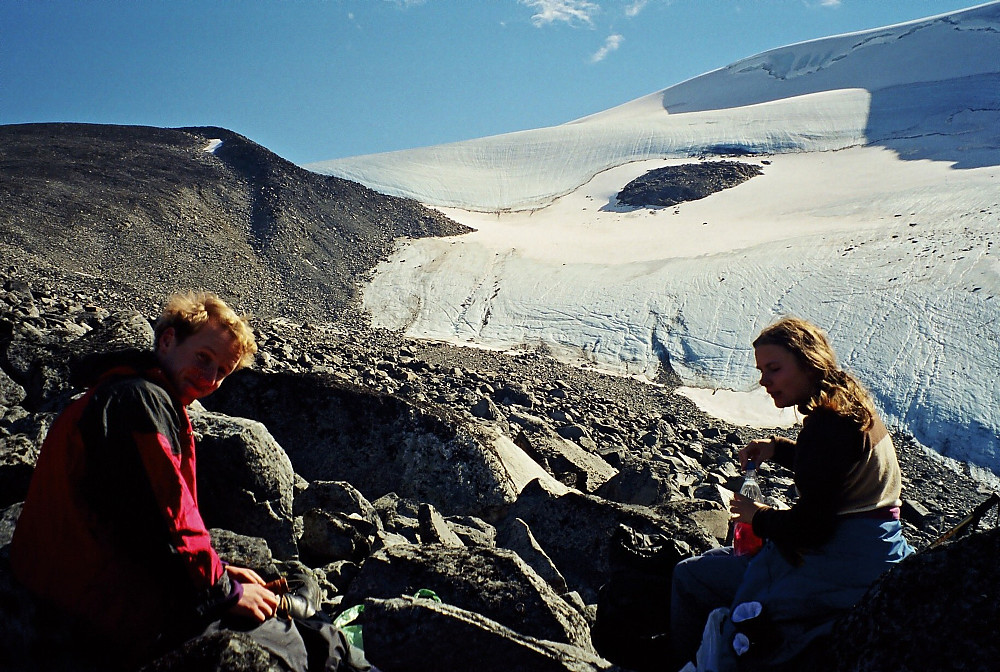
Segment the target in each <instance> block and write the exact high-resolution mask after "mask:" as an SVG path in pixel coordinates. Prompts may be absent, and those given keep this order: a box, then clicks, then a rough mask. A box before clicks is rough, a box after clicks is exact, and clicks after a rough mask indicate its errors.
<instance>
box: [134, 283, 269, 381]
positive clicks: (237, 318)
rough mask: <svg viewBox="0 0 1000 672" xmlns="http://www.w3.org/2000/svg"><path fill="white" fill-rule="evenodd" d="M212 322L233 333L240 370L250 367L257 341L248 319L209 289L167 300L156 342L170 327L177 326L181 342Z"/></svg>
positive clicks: (157, 325)
mask: <svg viewBox="0 0 1000 672" xmlns="http://www.w3.org/2000/svg"><path fill="white" fill-rule="evenodd" d="M209 321H214V322H215V323H217V324H220V325H222V326H223V327H225V328H226V329H228V330H229V332H230V333H231V334H232V335H233V338H234V339H235V343H236V347H237V356H238V361H237V364H236V368H237V369H242V368H243V367H245V366H249V365H250V364H251V363H252V362H253V359H254V355H256V354H257V340H256V339H255V338H254V335H253V330H252V329H251V328H250V324H249V322H248V318H247V317H246V316H243V315H237V314H236V311H234V310H233V309H232V308H230V307H229V306H228V305H227V304H226V302H225V301H223V300H222V299H220V298H219V297H218V296H217V295H216V294H214V293H212V292H206V291H200V292H195V291H187V292H178V293H177V294H174V295H172V296H170V297H169V298H168V299H167V302H166V305H164V307H163V311H162V312H161V313H160V317H159V319H158V320H157V321H156V327H155V328H154V333H155V336H156V340H155V343H157V344H158V343H159V342H160V336H161V335H162V334H163V332H164V331H166V330H167V329H170V328H173V330H174V333H175V334H176V336H177V341H178V342H181V341H183V340H184V339H186V338H187V337H188V336H191V335H192V334H195V333H197V332H198V331H200V330H201V328H202V327H204V326H205V325H206V324H208V323H209Z"/></svg>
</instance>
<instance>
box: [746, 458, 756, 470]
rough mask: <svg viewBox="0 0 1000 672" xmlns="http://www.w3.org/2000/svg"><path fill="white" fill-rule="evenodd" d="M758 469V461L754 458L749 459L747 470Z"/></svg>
mask: <svg viewBox="0 0 1000 672" xmlns="http://www.w3.org/2000/svg"><path fill="white" fill-rule="evenodd" d="M756 469H757V463H756V462H754V461H753V460H748V461H747V471H754V470H756Z"/></svg>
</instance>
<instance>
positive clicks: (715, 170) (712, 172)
mask: <svg viewBox="0 0 1000 672" xmlns="http://www.w3.org/2000/svg"><path fill="white" fill-rule="evenodd" d="M763 172H764V171H763V170H762V169H761V167H760V166H758V165H754V164H749V163H739V162H737V161H707V162H702V163H686V164H684V165H681V166H666V167H665V168H657V169H656V170H651V171H649V172H648V173H646V174H645V175H642V176H640V177H637V178H635V179H634V180H632V181H631V182H629V183H628V184H626V185H625V188H623V189H622V190H621V191H619V192H618V202H619V203H622V204H624V205H631V206H634V207H637V208H641V207H649V206H661V207H662V206H669V205H677V204H678V203H683V202H685V201H696V200H698V199H699V198H705V197H706V196H708V195H710V194H714V193H715V192H717V191H722V190H723V189H728V188H729V187H735V186H736V185H738V184H742V183H743V182H746V181H747V180H749V179H750V178H751V177H755V176H757V175H762V174H763Z"/></svg>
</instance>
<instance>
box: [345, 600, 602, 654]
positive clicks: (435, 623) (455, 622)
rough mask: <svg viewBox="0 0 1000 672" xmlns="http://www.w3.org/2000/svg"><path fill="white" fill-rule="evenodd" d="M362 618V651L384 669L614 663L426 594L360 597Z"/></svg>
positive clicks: (584, 650)
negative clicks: (439, 601) (537, 637)
mask: <svg viewBox="0 0 1000 672" xmlns="http://www.w3.org/2000/svg"><path fill="white" fill-rule="evenodd" d="M362 623H363V625H362V627H363V629H364V637H365V652H366V657H367V658H368V659H369V660H370V661H371V662H372V663H373V664H374V665H376V666H377V667H379V668H380V669H384V670H407V671H409V672H441V670H449V671H454V672H511V670H530V671H531V672H598V671H602V670H603V671H609V672H610V671H611V670H616V669H618V668H616V667H615V666H613V665H612V664H611V663H609V662H608V661H606V660H604V659H602V658H600V657H599V656H597V655H596V654H594V653H593V652H591V651H589V650H587V649H584V648H579V647H575V646H570V645H567V644H563V643H557V642H550V641H544V640H541V639H536V638H533V637H526V636H524V635H523V634H522V633H519V632H518V631H516V630H514V629H512V628H508V627H505V626H504V625H502V624H500V623H497V622H495V621H493V620H491V619H489V618H486V617H484V616H482V615H480V614H477V613H473V612H470V611H467V610H464V609H461V608H459V607H456V606H452V605H450V604H438V603H436V602H432V601H430V600H421V599H414V598H408V597H400V598H395V599H387V600H378V599H369V600H366V601H365V610H364V612H363V614H362ZM458 643H460V644H458ZM457 644H458V645H457Z"/></svg>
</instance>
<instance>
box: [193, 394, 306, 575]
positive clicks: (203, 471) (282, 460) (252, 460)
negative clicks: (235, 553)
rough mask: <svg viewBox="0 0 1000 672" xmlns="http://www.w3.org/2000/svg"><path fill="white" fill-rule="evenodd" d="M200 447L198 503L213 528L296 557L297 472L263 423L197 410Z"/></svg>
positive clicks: (195, 414)
mask: <svg viewBox="0 0 1000 672" xmlns="http://www.w3.org/2000/svg"><path fill="white" fill-rule="evenodd" d="M190 410H191V425H192V427H193V428H194V431H195V434H196V437H195V440H196V442H197V449H198V503H199V508H200V509H201V513H202V517H203V518H204V519H205V522H206V524H207V525H208V526H209V527H222V528H225V529H228V530H232V531H233V532H238V533H240V534H245V535H250V536H257V537H262V538H264V539H266V540H267V542H268V544H269V545H270V547H271V550H272V551H274V552H275V553H277V554H278V556H279V557H282V558H287V557H293V556H294V555H296V552H297V551H296V546H295V534H294V526H293V520H292V501H293V492H294V486H295V473H294V472H293V471H292V464H291V462H290V461H289V459H288V456H287V455H286V454H285V451H284V450H282V448H281V446H280V445H278V443H277V442H276V441H275V440H274V438H273V437H272V436H271V435H270V433H269V432H268V431H267V428H266V427H264V426H263V425H262V424H260V423H259V422H255V421H253V420H247V419H246V418H237V417H228V416H224V415H220V414H217V413H209V412H203V411H200V410H198V404H192V406H191V409H190Z"/></svg>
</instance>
